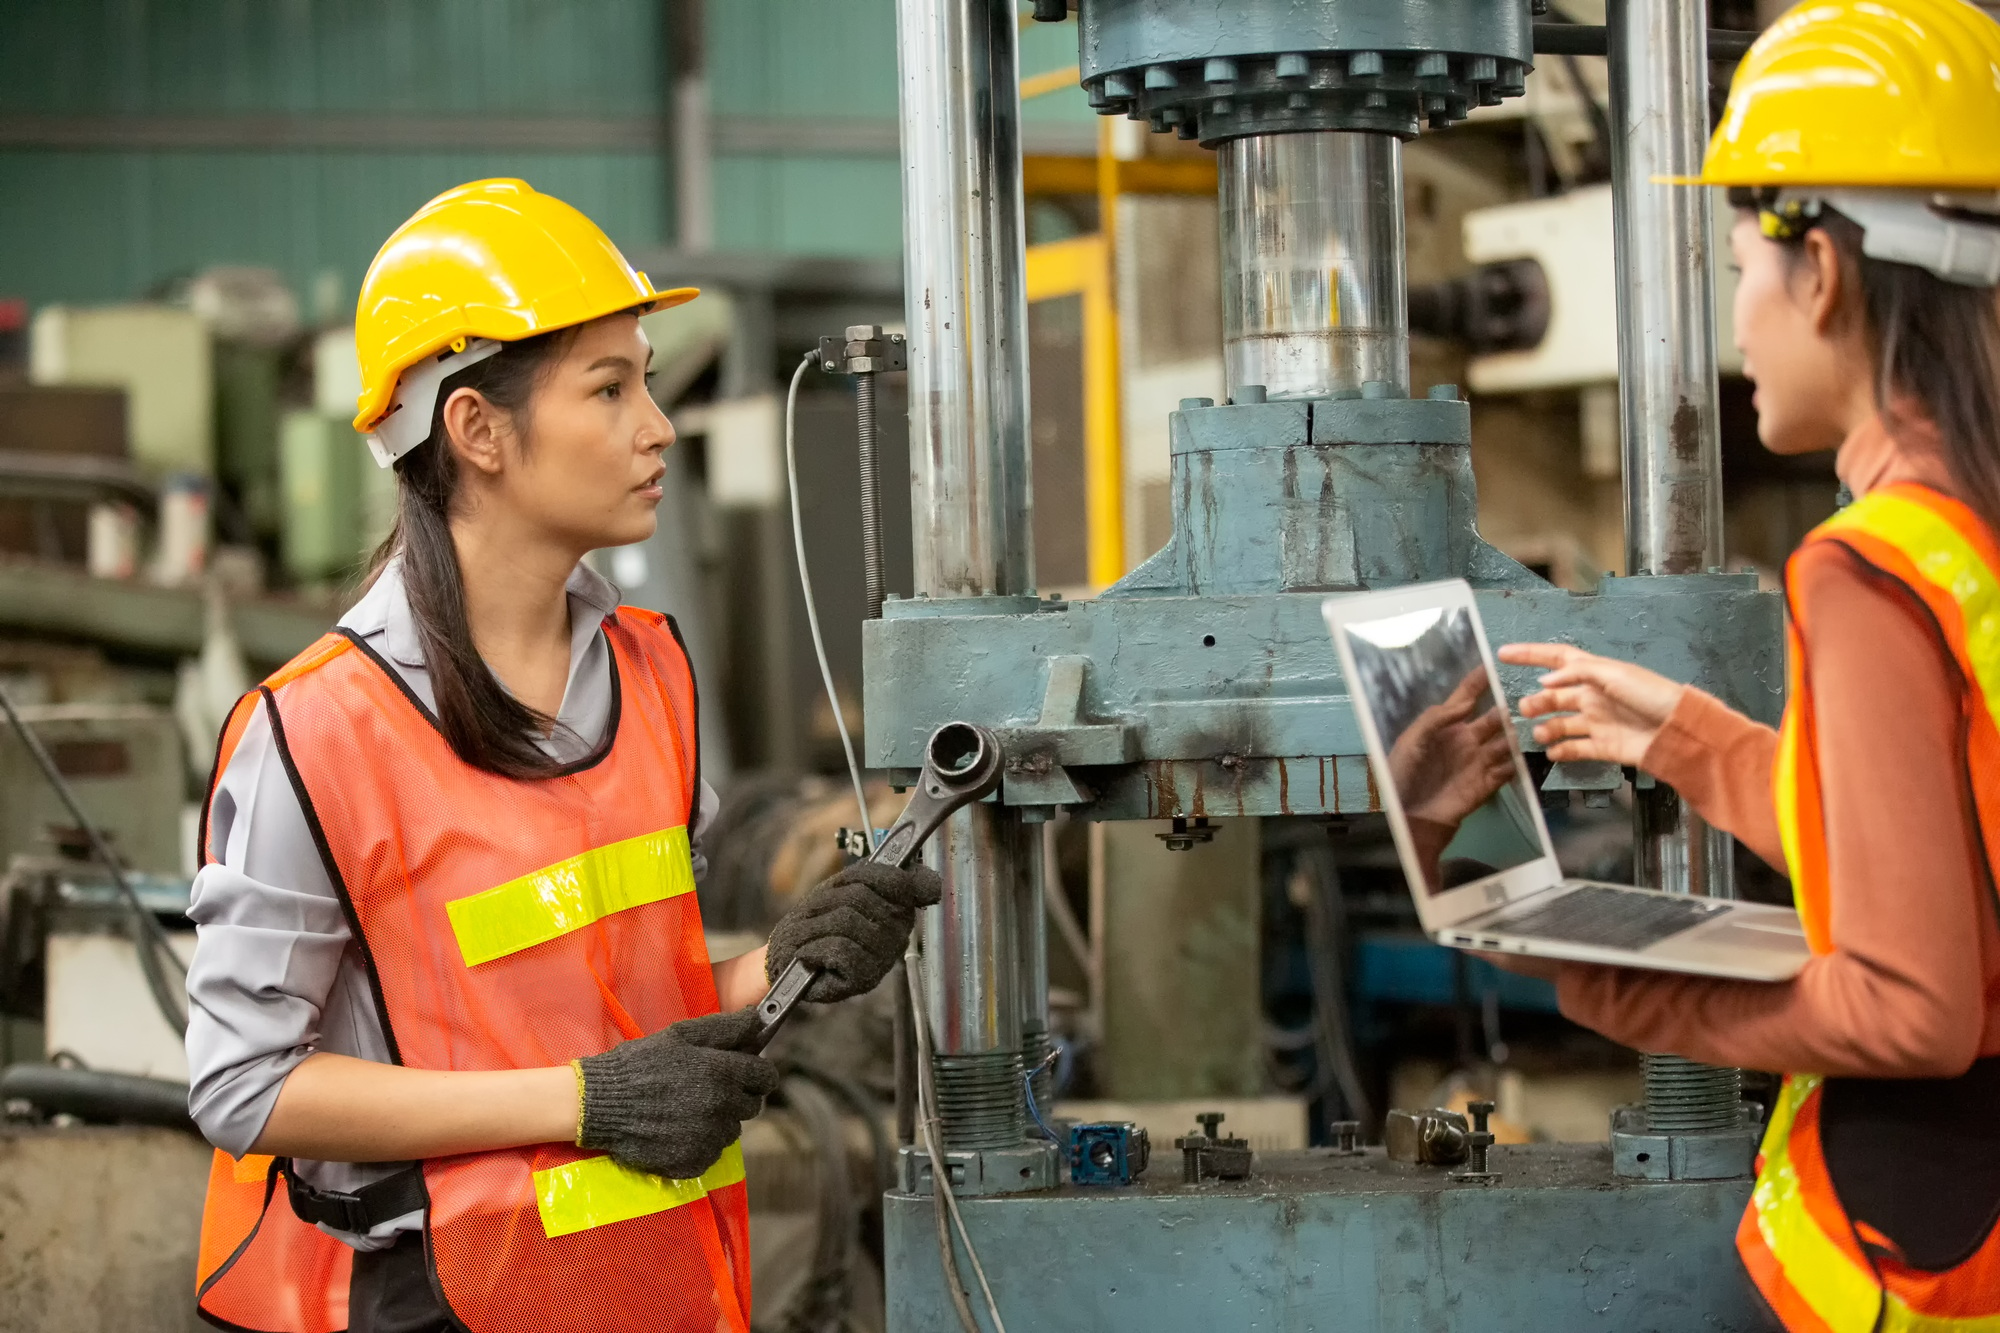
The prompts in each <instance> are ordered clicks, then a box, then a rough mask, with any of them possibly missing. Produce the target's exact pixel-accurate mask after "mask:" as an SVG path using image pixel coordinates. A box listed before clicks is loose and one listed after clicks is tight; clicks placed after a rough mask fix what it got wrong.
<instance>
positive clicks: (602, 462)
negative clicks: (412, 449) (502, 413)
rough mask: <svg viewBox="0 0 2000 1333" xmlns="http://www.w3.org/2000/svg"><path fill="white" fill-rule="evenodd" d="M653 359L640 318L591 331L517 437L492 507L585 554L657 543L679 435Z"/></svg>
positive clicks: (580, 333) (555, 371)
mask: <svg viewBox="0 0 2000 1333" xmlns="http://www.w3.org/2000/svg"><path fill="white" fill-rule="evenodd" d="M652 356H653V349H652V346H651V344H649V343H648V342H647V341H646V335H645V333H644V332H643V331H642V330H641V329H640V328H639V320H638V317H637V316H635V315H629V314H626V315H607V316H605V317H604V318H603V319H598V320H593V321H591V322H590V323H588V324H585V325H583V326H581V327H580V328H579V329H578V330H577V333H576V336H575V337H574V338H573V339H571V340H570V344H569V350H568V352H567V353H566V354H565V355H564V356H563V357H562V358H561V359H560V360H558V361H557V362H556V363H555V364H553V365H551V366H548V367H547V368H546V369H545V371H544V373H543V375H542V376H541V378H540V380H539V381H538V382H537V384H536V386H535V391H534V396H533V397H532V398H531V399H530V400H529V404H528V410H527V412H526V413H525V414H524V415H525V416H526V418H527V420H525V421H524V422H522V423H520V424H521V425H522V426H524V427H525V432H526V437H525V440H523V439H521V438H519V437H518V436H517V437H516V439H515V440H513V441H512V442H511V444H512V446H513V447H510V448H507V449H506V450H505V451H504V453H505V463H504V465H503V466H502V467H501V468H500V470H499V472H498V473H497V475H491V476H490V477H489V482H490V484H491V485H492V486H493V489H494V490H495V491H496V492H497V494H495V495H494V496H492V498H493V499H494V500H496V501H498V502H499V503H500V504H502V505H504V506H506V507H507V508H509V509H511V510H513V511H514V512H515V513H516V515H517V516H518V517H519V518H520V519H523V520H525V526H527V527H529V528H530V529H533V530H537V531H540V532H545V533H546V534H547V535H548V536H549V537H550V538H551V539H552V540H557V541H563V542H566V543H567V544H568V545H570V546H573V547H575V548H576V550H577V552H578V553H579V554H581V553H582V552H584V551H589V550H595V549H597V548H599V547H604V546H625V545H629V544H630V543H632V542H638V541H644V540H645V539H646V538H648V537H650V536H652V535H653V529H654V527H655V526H656V525H657V522H658V519H657V516H656V514H655V510H656V509H657V508H658V506H659V503H660V494H661V492H660V478H661V476H662V475H663V474H664V473H665V471H666V469H665V468H664V467H662V466H661V463H660V454H661V452H662V451H663V450H665V449H666V448H667V446H668V445H671V444H672V443H673V442H674V428H673V425H672V423H670V422H669V421H668V420H667V418H666V414H665V413H663V412H661V411H660V409H659V406H658V404H656V403H654V402H653V399H652V397H651V395H649V394H648V393H647V392H646V367H647V365H648V363H649V362H650V361H651V360H652Z"/></svg>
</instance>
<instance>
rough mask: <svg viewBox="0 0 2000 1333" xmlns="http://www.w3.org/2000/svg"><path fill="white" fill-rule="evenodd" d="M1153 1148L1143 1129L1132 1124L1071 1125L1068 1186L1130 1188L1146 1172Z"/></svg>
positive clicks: (1122, 1122) (1127, 1122) (1121, 1122)
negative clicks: (1121, 1186)
mask: <svg viewBox="0 0 2000 1333" xmlns="http://www.w3.org/2000/svg"><path fill="white" fill-rule="evenodd" d="M1151 1151H1152V1144H1151V1141H1150V1140H1148V1139H1147V1137H1146V1131H1145V1129H1144V1127H1143V1126H1140V1125H1135V1124H1133V1123H1131V1122H1130V1121H1120V1122H1114V1123H1109V1124H1097V1125H1072V1126H1070V1131H1069V1183H1070V1184H1072V1185H1129V1184H1131V1183H1132V1182H1133V1181H1134V1180H1137V1179H1138V1178H1139V1177H1140V1176H1141V1175H1143V1174H1145V1171H1146V1159H1147V1158H1148V1156H1150V1155H1151Z"/></svg>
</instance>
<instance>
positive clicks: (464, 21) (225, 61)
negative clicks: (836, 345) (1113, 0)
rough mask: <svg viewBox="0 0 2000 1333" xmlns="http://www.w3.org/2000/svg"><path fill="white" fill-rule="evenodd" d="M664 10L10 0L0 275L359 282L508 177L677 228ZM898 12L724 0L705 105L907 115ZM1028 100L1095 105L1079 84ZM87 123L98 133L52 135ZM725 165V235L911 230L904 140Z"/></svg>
mask: <svg viewBox="0 0 2000 1333" xmlns="http://www.w3.org/2000/svg"><path fill="white" fill-rule="evenodd" d="M667 26H668V25H667V23H666V14H665V12H664V8H663V6H662V5H661V3H660V2H659V0H0V297H4V296H24V297H27V298H28V299H29V300H30V302H31V303H33V304H37V305H39V304H42V303H44V302H48V301H80V302H94V301H110V300H121V299H127V298H131V297H136V296H140V295H143V294H145V293H146V292H148V291H149V290H151V289H153V288H155V287H157V286H159V285H160V284H162V283H165V282H169V281H171V280H173V279H175V278H177V277H180V276H184V275H188V274H191V273H194V272H197V271H199V270H200V269H202V268H205V267H207V266H209V265H211V264H218V263H238V264H261V265H268V266H270V267H273V268H276V269H278V270H279V271H280V272H282V273H283V274H285V276H286V277H287V279H288V280H289V281H290V282H291V283H292V284H293V286H294V288H295V290H297V291H298V292H299V293H300V295H301V297H302V298H306V297H308V296H309V294H310V293H311V292H312V291H313V288H314V284H315V280H316V279H317V278H318V277H319V276H320V275H321V274H324V273H328V272H331V273H332V274H334V275H335V279H336V284H335V285H336V287H337V288H338V290H339V292H340V294H341V296H342V298H343V299H347V300H351V299H352V297H353V294H354V289H355V287H356V285H357V284H358V283H359V281H360V277H361V273H362V271H363V270H364V269H365V267H366V266H367V263H368V260H369V258H370V257H371V256H372V255H373V253H374V251H375V248H376V247H377V246H378V245H379V244H380V243H381V241H382V239H383V238H384V237H385V236H387V235H388V233H389V231H390V230H391V229H392V228H394V227H395V225H396V224H397V223H398V222H400V221H401V220H402V219H403V218H405V217H406V216H408V215H409V213H410V212H411V211H412V210H413V209H414V208H415V207H416V206H417V205H418V204H420V203H422V202H423V201H424V200H425V199H427V198H429V197H430V196H431V195H433V194H435V193H436V192H437V191H439V190H441V189H443V188H445V187H447V186H450V185H454V184H457V183H459V182H461V181H465V180H470V179H474V178H477V177H480V176H491V175H518V176H524V177H526V178H527V179H528V180H530V181H532V182H534V184H535V185H536V186H537V187H538V188H540V189H544V190H547V191H549V192H551V193H554V194H557V195H560V196H562V197H563V198H566V199H568V200H569V201H571V202H572V203H574V204H576V205H577V206H578V207H579V208H582V209H583V210H584V211H585V212H587V213H589V214H590V215H591V216H593V217H595V218H596V219H597V220H598V221H599V222H600V223H602V224H603V225H604V227H605V229H606V230H607V231H608V232H610V233H611V235H612V237H613V238H614V239H616V240H617V241H618V242H620V243H621V244H623V245H627V246H631V247H640V246H646V245H651V244H655V243H659V242H662V241H671V240H672V238H673V179H672V178H673V173H672V171H671V170H670V168H669V166H668V163H667V161H666V155H665V153H664V151H663V150H661V149H660V148H658V147H657V144H656V143H655V142H650V141H648V140H649V138H650V137H651V136H652V135H653V131H654V128H655V127H656V126H657V125H658V124H659V123H660V122H661V121H662V119H663V116H664V108H663V99H664V89H665V86H666V77H667V76H666V71H667V69H668V65H669V52H668V49H667V47H668V40H667V36H666V28H667ZM894 26H895V25H894V6H893V0H841V2H840V3H832V2H831V0H710V3H709V4H708V8H707V31H708V41H707V46H708V62H709V87H710V96H711V104H712V108H713V115H714V117H715V118H716V120H717V121H718V122H721V121H724V120H726V119H727V118H732V117H736V118H748V119H754V120H758V121H762V122H764V123H766V124H767V125H768V124H779V125H783V124H786V123H803V122H810V121H812V120H813V119H814V118H819V117H825V118H831V119H838V120H841V121H874V120H877V119H879V120H880V121H881V122H882V123H883V124H884V125H889V124H892V123H893V121H894V118H895V114H896V53H895V42H894V36H895V34H894ZM1074 40H1075V38H1074V29H1072V28H1068V27H1060V28H1045V27H1040V26H1033V27H1030V28H1029V29H1028V30H1027V32H1026V33H1025V34H1024V36H1023V57H1022V64H1023V67H1024V68H1025V69H1027V70H1028V71H1030V72H1034V71H1037V70H1043V69H1050V68H1055V67H1058V66H1061V65H1065V64H1069V63H1072V62H1073V61H1074V60H1075V48H1074ZM1028 115H1029V117H1030V119H1031V120H1037V121H1043V120H1052V119H1053V120H1066V121H1071V122H1077V123H1081V122H1083V121H1086V120H1087V119H1088V112H1087V110H1086V109H1085V108H1084V107H1083V105H1082V99H1081V95H1080V94H1070V95H1064V96H1059V97H1053V98H1048V99H1044V100H1041V101H1038V102H1035V103H1032V104H1031V105H1030V107H1029V110H1028ZM373 117H383V118H401V119H404V120H414V121H417V122H428V123H431V124H433V125H434V124H435V123H436V122H437V121H438V119H439V118H461V117H474V118H493V119H496V120H504V121H510V122H514V123H524V122H528V121H555V122H561V123H564V124H580V125H582V128H581V129H578V130H577V131H576V132H575V133H576V136H577V141H576V142H575V143H566V145H565V146H557V147H547V146H544V147H537V148H520V147H481V148H476V149H452V148H450V147H449V146H438V145H436V144H434V143H429V142H427V143H424V144H422V145H420V146H411V147H397V146H390V145H386V144H380V143H374V142H366V140H367V139H368V135H367V132H366V129H365V127H366V125H367V123H368V118H373ZM135 118H143V119H152V120H157V121H158V122H159V123H161V124H166V125H170V126H179V127H181V132H182V134H183V135H185V134H186V133H188V132H189V131H188V127H190V126H192V127H193V130H192V132H193V134H194V137H195V139H196V140H197V142H196V143H195V144H194V146H186V145H185V143H184V141H183V140H179V139H177V140H174V142H175V143H182V144H183V146H161V145H160V144H159V143H158V142H157V141H158V140H159V139H160V137H161V136H160V135H158V134H154V135H151V136H149V137H148V142H147V144H146V145H145V146H137V147H135V146H132V145H131V144H130V143H127V142H124V141H121V140H120V139H119V137H118V136H119V134H120V133H121V131H120V130H119V129H118V127H120V126H124V127H131V126H133V125H135V124H138V123H140V121H139V120H138V119H135ZM239 118H242V119H239ZM245 119H247V120H249V121H252V122H258V123H259V124H260V126H265V125H268V124H270V123H284V124H291V125H302V124H303V125H307V126H310V125H311V124H313V123H315V122H324V121H338V122H340V123H341V124H342V125H343V126H346V127H348V131H347V132H348V138H349V139H352V138H353V137H354V135H355V131H354V130H353V127H354V126H357V125H360V126H363V130H362V131H360V133H361V137H362V139H363V140H364V142H363V143H361V144H358V145H357V144H354V143H351V142H350V143H346V144H345V145H344V146H334V147H324V146H319V147H285V146H281V147H254V148H253V147H226V146H217V145H216V140H217V139H218V138H221V139H225V140H226V139H227V137H228V135H229V133H230V128H229V127H230V126H232V125H240V124H242V123H244V120H245ZM586 122H587V123H586ZM77 125H81V126H83V127H84V129H85V130H86V135H85V137H86V138H88V139H89V140H90V143H91V146H83V147H77V146H68V147H58V146H47V145H48V144H49V143H52V142H72V143H73V140H63V139H62V138H61V134H62V133H63V132H65V131H66V130H67V129H68V128H70V127H73V126H77ZM107 126H108V127H110V128H108V129H107V128H106V127H107ZM218 127H220V128H218ZM169 137H171V136H169ZM252 137H254V136H252ZM433 137H435V136H433ZM335 138H336V139H338V138H339V136H338V135H336V136H335ZM24 145H31V146H24ZM714 174H715V190H716V214H717V216H716V219H715V235H716V240H717V244H718V246H719V247H722V248H728V249H735V250H778V251H787V252H793V253H826V254H864V255H892V254H895V253H896V252H897V251H898V248H899V246H900V231H901V228H900V222H899V204H898V200H897V189H898V172H897V167H896V161H895V158H894V155H893V153H889V152H874V153H859V154H857V153H848V154H832V153H824V152H799V153H786V152H782V151H766V152H734V153H732V152H726V151H725V152H720V153H718V155H717V157H716V161H715V168H714Z"/></svg>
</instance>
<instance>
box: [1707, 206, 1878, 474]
mask: <svg viewBox="0 0 2000 1333" xmlns="http://www.w3.org/2000/svg"><path fill="white" fill-rule="evenodd" d="M1819 241H1820V244H1818V245H1811V246H1809V247H1808V253H1807V254H1806V255H1805V256H1804V259H1805V261H1806V262H1803V263H1801V262H1799V261H1800V256H1799V255H1798V254H1797V253H1796V251H1795V249H1794V248H1793V247H1788V246H1785V245H1782V244H1780V243H1779V242H1777V241H1773V240H1770V239H1769V238H1767V237H1766V236H1764V234H1763V233H1762V232H1761V231H1760V230H1759V229H1758V225H1757V215H1756V214H1755V213H1752V212H1750V211H1749V210H1747V209H1746V210H1742V211H1740V212H1738V214H1737V217H1736V225H1735V226H1734V227H1732V228H1731V229H1730V232H1729V248H1730V250H1731V251H1732V252H1734V254H1735V256H1736V267H1737V269H1738V271H1739V272H1740V273H1741V274H1742V277H1741V280H1740V281H1738V283H1737V284H1736V307H1735V311H1736V346H1737V347H1738V349H1740V350H1741V351H1742V353H1743V374H1744V376H1745V377H1746V378H1748V379H1749V380H1750V381H1751V382H1752V383H1753V384H1755V385H1756V386H1757V392H1756V395H1755V396H1754V397H1753V398H1752V399H1751V402H1752V404H1753V405H1754V406H1755V407H1756V409H1757V435H1758V438H1759V439H1761V440H1763V442H1764V447H1765V448H1767V449H1769V450H1770V451H1771V452H1772V453H1774V454H1808V453H1813V452H1816V451H1818V450H1821V449H1833V448H1837V447H1839V445H1840V442H1841V441H1842V440H1843V439H1845V438H1846V436H1847V432H1848V429H1849V424H1850V423H1848V422H1847V421H1846V420H1845V416H1844V413H1845V411H1846V409H1848V407H1849V406H1850V404H1851V400H1852V389H1853V385H1852V383H1851V382H1850V379H1849V377H1850V376H1851V374H1852V371H1853V367H1852V366H1851V365H1850V362H1851V359H1852V357H1851V352H1850V349H1848V348H1847V347H1845V345H1844V344H1843V343H1842V342H1840V341H1837V340H1836V339H1834V338H1832V337H1830V336H1829V334H1828V329H1829V326H1830V325H1831V323H1832V320H1831V304H1832V303H1833V300H1834V298H1833V296H1832V295H1831V294H1830V293H1828V292H1827V291H1825V290H1824V284H1825V282H1826V281H1827V280H1829V279H1831V281H1833V282H1834V283H1836V284H1837V283H1838V281H1839V278H1838V268H1837V265H1836V266H1834V267H1833V269H1832V271H1831V273H1829V272H1827V271H1826V270H1825V268H1824V266H1823V264H1822V263H1820V262H1816V261H1819V260H1823V259H1825V258H1827V257H1828V256H1830V254H1831V246H1830V245H1827V244H1826V243H1825V238H1824V237H1823V236H1821V237H1819ZM1822 250H1824V251H1825V252H1826V254H1825V255H1821V254H1820V253H1819V252H1820V251H1822ZM1862 374H1863V375H1864V377H1865V375H1866V371H1865V369H1864V370H1863V371H1862Z"/></svg>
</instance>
